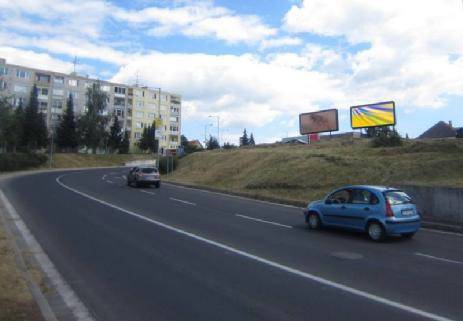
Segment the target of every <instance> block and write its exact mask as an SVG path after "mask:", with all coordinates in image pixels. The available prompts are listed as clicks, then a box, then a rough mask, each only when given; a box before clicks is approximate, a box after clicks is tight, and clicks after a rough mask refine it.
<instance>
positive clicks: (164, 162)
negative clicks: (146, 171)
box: [159, 156, 178, 174]
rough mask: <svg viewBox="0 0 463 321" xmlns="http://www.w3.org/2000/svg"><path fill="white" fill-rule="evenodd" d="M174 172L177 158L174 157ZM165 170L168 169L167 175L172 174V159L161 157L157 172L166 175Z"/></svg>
mask: <svg viewBox="0 0 463 321" xmlns="http://www.w3.org/2000/svg"><path fill="white" fill-rule="evenodd" d="M167 162H169V163H167ZM173 163H174V170H175V169H176V168H177V165H178V157H177V156H174V162H173ZM167 168H169V173H170V172H172V157H165V156H163V157H161V158H160V159H159V172H161V174H166V173H167Z"/></svg>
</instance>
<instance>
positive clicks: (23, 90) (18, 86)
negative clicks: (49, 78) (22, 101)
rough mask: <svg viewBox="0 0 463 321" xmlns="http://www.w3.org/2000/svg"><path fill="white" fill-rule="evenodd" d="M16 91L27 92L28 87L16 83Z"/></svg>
mask: <svg viewBox="0 0 463 321" xmlns="http://www.w3.org/2000/svg"><path fill="white" fill-rule="evenodd" d="M14 92H16V93H27V87H26V86H21V85H14Z"/></svg>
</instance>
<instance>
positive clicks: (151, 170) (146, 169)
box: [141, 167, 158, 174]
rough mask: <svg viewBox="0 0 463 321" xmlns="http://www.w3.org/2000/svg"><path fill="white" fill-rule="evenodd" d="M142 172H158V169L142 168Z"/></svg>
mask: <svg viewBox="0 0 463 321" xmlns="http://www.w3.org/2000/svg"><path fill="white" fill-rule="evenodd" d="M141 172H142V173H144V174H153V173H157V172H158V170H157V169H156V168H152V167H147V168H142V169H141Z"/></svg>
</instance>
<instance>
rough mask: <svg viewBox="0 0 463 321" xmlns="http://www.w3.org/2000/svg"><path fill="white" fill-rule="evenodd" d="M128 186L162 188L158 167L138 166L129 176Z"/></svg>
mask: <svg viewBox="0 0 463 321" xmlns="http://www.w3.org/2000/svg"><path fill="white" fill-rule="evenodd" d="M127 185H129V186H132V185H135V186H136V187H140V186H150V185H154V186H155V187H156V188H159V187H160V186H161V177H160V176H159V171H158V169H157V168H156V167H152V166H138V167H134V168H132V169H131V170H130V172H129V174H128V175H127Z"/></svg>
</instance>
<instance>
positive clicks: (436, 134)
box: [418, 121, 461, 139]
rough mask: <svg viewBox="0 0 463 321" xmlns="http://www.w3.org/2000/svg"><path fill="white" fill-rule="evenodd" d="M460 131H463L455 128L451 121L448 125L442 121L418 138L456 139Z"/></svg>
mask: <svg viewBox="0 0 463 321" xmlns="http://www.w3.org/2000/svg"><path fill="white" fill-rule="evenodd" d="M459 130H461V128H454V127H453V125H452V122H451V121H449V122H448V123H447V122H444V121H440V122H438V123H437V124H435V125H434V126H432V127H431V128H429V129H428V130H427V131H425V132H424V133H423V134H421V135H420V136H418V138H420V139H426V138H454V137H456V136H457V132H458V131H459Z"/></svg>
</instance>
